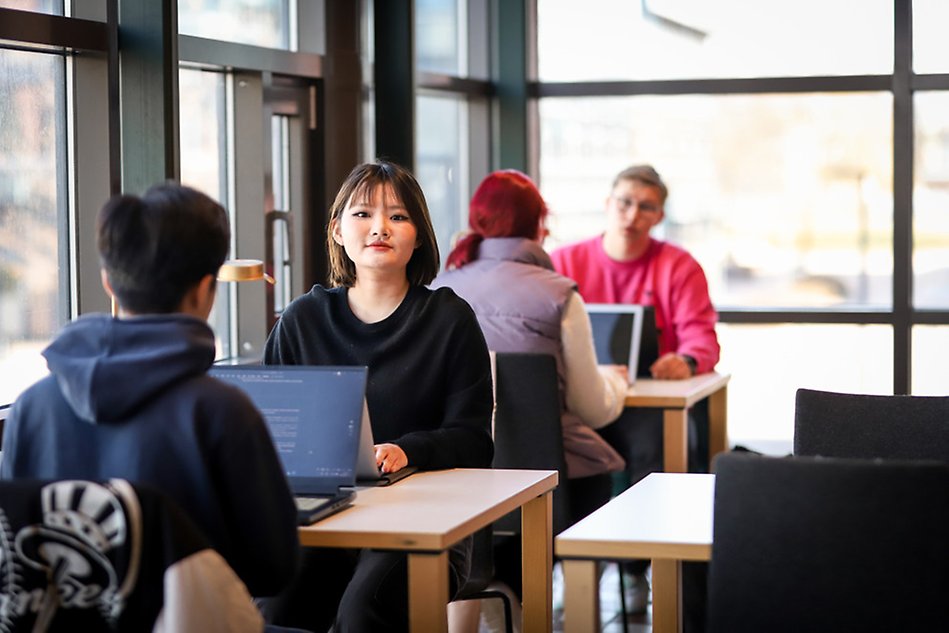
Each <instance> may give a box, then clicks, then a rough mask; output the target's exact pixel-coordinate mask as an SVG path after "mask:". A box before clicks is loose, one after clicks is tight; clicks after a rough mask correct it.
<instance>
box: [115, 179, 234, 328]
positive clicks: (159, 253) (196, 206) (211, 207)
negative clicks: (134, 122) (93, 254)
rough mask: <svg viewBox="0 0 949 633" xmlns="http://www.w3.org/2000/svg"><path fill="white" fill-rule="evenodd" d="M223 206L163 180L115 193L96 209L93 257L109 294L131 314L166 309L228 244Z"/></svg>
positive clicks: (211, 267)
mask: <svg viewBox="0 0 949 633" xmlns="http://www.w3.org/2000/svg"><path fill="white" fill-rule="evenodd" d="M230 241H231V231H230V227H229V225H228V220H227V212H225V211H224V208H223V207H222V206H221V205H220V204H218V203H217V202H215V201H214V200H212V199H211V198H209V197H208V196H206V195H205V194H203V193H201V192H200V191H197V190H196V189H192V188H191V187H186V186H183V185H179V184H177V183H174V182H167V183H162V184H158V185H155V186H153V187H151V188H150V189H149V190H148V191H147V192H145V194H144V195H143V196H141V197H139V196H132V195H118V196H114V197H113V198H112V199H111V200H109V201H108V202H106V204H105V206H103V207H102V210H101V211H99V218H98V248H99V263H100V265H101V266H102V268H103V269H104V270H105V272H106V274H107V275H108V277H109V283H110V284H111V286H112V291H113V292H114V293H115V298H116V300H117V301H118V303H119V305H121V306H122V307H123V308H124V309H126V310H129V311H130V312H134V313H136V314H167V313H171V312H175V311H177V310H178V308H179V307H180V306H181V301H182V299H183V298H184V296H185V293H186V292H187V291H188V290H189V289H190V288H192V287H193V286H194V285H195V284H197V283H198V282H199V281H201V279H202V278H204V276H205V275H217V271H218V269H219V268H220V267H221V264H222V263H224V259H225V257H226V256H227V251H228V249H229V248H230Z"/></svg>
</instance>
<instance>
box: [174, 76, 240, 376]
mask: <svg viewBox="0 0 949 633" xmlns="http://www.w3.org/2000/svg"><path fill="white" fill-rule="evenodd" d="M225 78H226V76H225V75H224V73H221V72H209V71H202V70H192V69H184V68H183V69H181V70H180V71H179V73H178V94H179V95H180V98H179V112H180V118H181V125H180V130H181V144H180V148H181V149H180V151H181V182H182V184H185V185H188V186H190V187H194V188H195V189H198V190H199V191H202V192H204V193H206V194H207V195H209V196H210V197H212V198H214V199H215V200H217V201H218V202H219V203H221V204H222V205H224V206H225V207H227V206H228V195H227V192H228V180H227V156H228V152H227V107H226V93H225V84H226V82H225ZM230 220H231V225H232V226H233V224H234V216H233V213H231V214H230ZM231 291H232V288H231V285H230V284H219V285H218V289H217V295H216V297H215V300H214V308H213V310H212V311H211V315H210V317H208V322H209V323H210V324H211V327H212V329H213V330H214V334H215V346H216V348H217V350H216V352H217V353H216V355H217V357H218V358H226V357H229V356H232V355H233V354H234V351H233V350H232V349H231V303H232V302H233V297H232V294H233V293H232V292H231Z"/></svg>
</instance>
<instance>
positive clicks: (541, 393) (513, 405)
mask: <svg viewBox="0 0 949 633" xmlns="http://www.w3.org/2000/svg"><path fill="white" fill-rule="evenodd" d="M494 381H495V395H494V400H495V411H494V462H493V464H492V465H493V466H494V467H495V468H513V469H518V468H523V469H539V470H556V471H557V472H558V473H559V475H560V482H561V484H562V483H563V482H565V481H566V477H567V462H566V459H565V457H564V452H563V431H562V428H561V421H560V392H559V387H558V377H557V363H556V361H555V360H554V357H553V356H550V355H549V354H526V353H523V354H522V353H498V354H495V374H494ZM568 515H569V509H568V507H567V498H566V488H565V487H564V486H563V485H559V486H558V487H557V488H555V489H554V492H553V532H554V534H556V533H558V532H560V531H562V530H563V529H565V528H566V527H567V525H568ZM492 533H493V535H492ZM520 534H521V521H520V511H519V510H518V511H516V512H512V513H511V514H509V515H507V516H506V517H503V518H502V519H500V520H499V521H497V522H496V523H495V524H494V526H493V527H492V528H491V529H490V530H482V531H480V532H478V533H476V534H475V538H474V544H473V551H472V574H471V578H470V579H469V580H468V582H467V583H466V584H465V586H464V587H463V588H462V590H461V591H460V592H459V594H458V596H456V598H455V599H456V600H476V599H484V598H501V599H502V600H503V604H504V618H505V626H506V628H507V630H508V631H512V630H513V628H512V622H511V620H512V616H511V605H510V602H509V601H508V599H507V595H506V594H504V593H502V592H500V591H497V592H495V591H488V590H487V587H488V585H489V584H490V583H491V582H492V581H493V580H494V579H495V568H494V548H495V546H497V547H498V550H499V551H500V552H503V553H502V554H501V556H502V558H504V559H505V560H508V559H509V560H516V561H519V560H520V556H519V551H520ZM507 572H508V573H506V574H504V575H505V576H507V578H508V580H510V578H511V577H512V576H516V577H517V578H518V579H519V578H520V574H519V573H517V570H514V569H508V570H507ZM514 584H518V583H516V582H515V583H514ZM512 589H514V591H516V592H519V589H520V587H519V586H512Z"/></svg>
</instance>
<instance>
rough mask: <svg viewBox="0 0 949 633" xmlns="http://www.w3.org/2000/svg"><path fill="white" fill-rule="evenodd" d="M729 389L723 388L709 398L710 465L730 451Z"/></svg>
mask: <svg viewBox="0 0 949 633" xmlns="http://www.w3.org/2000/svg"><path fill="white" fill-rule="evenodd" d="M727 402H728V388H727V387H722V388H721V389H719V390H718V391H716V392H715V393H713V394H712V395H710V396H709V397H708V453H709V455H708V460H709V461H708V463H709V464H711V463H712V458H714V457H715V456H716V455H718V454H719V453H724V452H725V451H727V450H728V409H727Z"/></svg>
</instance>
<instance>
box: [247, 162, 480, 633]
mask: <svg viewBox="0 0 949 633" xmlns="http://www.w3.org/2000/svg"><path fill="white" fill-rule="evenodd" d="M327 247H328V250H329V254H330V267H331V273H330V274H331V287H330V288H324V287H323V286H319V285H317V286H314V287H313V289H312V290H310V292H308V293H307V294H305V295H302V296H300V297H297V298H296V299H295V300H294V301H293V302H291V303H290V305H288V306H287V309H286V310H285V311H284V313H283V315H282V316H281V317H280V320H279V321H278V322H277V325H276V326H275V327H274V329H273V331H272V332H271V333H270V337H269V338H268V340H267V346H266V349H265V354H264V360H265V362H266V363H270V364H301V365H365V366H368V368H369V380H368V385H367V391H366V399H367V403H368V407H369V414H370V418H371V422H372V431H373V436H374V438H375V440H376V441H377V442H379V443H378V444H377V445H376V462H377V463H378V464H379V466H380V467H381V468H382V470H383V471H384V472H392V471H396V470H399V469H401V468H404V467H406V466H414V467H417V468H419V469H421V470H431V469H442V468H455V467H489V466H490V464H491V458H492V456H493V452H494V445H493V442H492V440H491V435H490V420H491V410H492V407H493V398H492V390H491V367H490V359H489V356H488V349H487V346H486V345H485V341H484V336H483V335H482V333H481V329H480V328H479V326H478V321H477V319H476V318H475V315H474V313H473V312H472V310H471V308H470V307H469V306H468V304H467V303H465V302H464V301H462V300H461V299H459V298H458V297H457V296H456V295H455V293H454V292H452V291H451V290H449V289H447V288H443V289H441V290H436V291H432V290H429V289H428V288H426V287H425V286H426V284H428V283H429V282H431V281H432V279H433V278H434V277H435V275H436V274H437V272H438V265H439V264H438V249H437V245H436V242H435V233H434V230H433V228H432V223H431V219H430V217H429V213H428V207H427V205H426V203H425V196H424V194H423V193H422V190H421V188H420V187H419V185H418V182H416V180H415V178H414V177H413V176H412V174H410V173H409V172H408V171H407V170H405V169H404V168H402V167H399V166H398V165H395V164H393V163H390V162H386V161H377V162H374V163H366V164H363V165H359V166H357V167H356V168H355V169H353V171H352V172H351V173H350V174H349V176H348V177H347V179H346V181H345V183H344V184H343V186H342V188H341V189H340V191H339V193H338V194H337V196H336V200H335V202H334V203H333V206H332V209H331V212H330V219H329V224H328V227H327ZM395 485H399V484H395ZM459 494H464V491H459ZM393 511H394V512H398V508H393ZM449 566H450V582H451V588H450V592H449V594H450V595H454V593H455V592H456V591H457V590H458V589H459V588H460V586H461V585H462V583H463V582H464V581H465V579H466V577H467V575H468V568H469V566H470V540H465V541H463V542H462V543H461V544H460V545H459V546H456V547H454V548H452V549H451V550H450V552H449ZM317 598H319V599H317ZM337 605H338V607H337ZM264 611H265V614H267V615H268V616H269V618H270V619H272V620H273V621H274V622H276V623H278V624H284V625H290V626H300V627H304V628H310V629H313V630H320V631H324V630H326V629H327V628H328V627H329V626H330V625H333V627H334V631H335V632H336V633H344V632H347V633H348V632H350V631H364V632H375V631H407V630H408V579H407V563H406V556H405V554H404V553H399V552H382V551H371V550H333V549H307V550H305V551H304V564H303V569H302V571H301V575H300V577H299V578H298V579H297V580H296V581H295V582H294V583H293V585H292V587H291V590H289V591H287V592H285V593H284V594H283V595H281V596H280V597H279V598H278V599H275V600H272V601H269V604H267V605H266V606H265V607H264Z"/></svg>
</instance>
